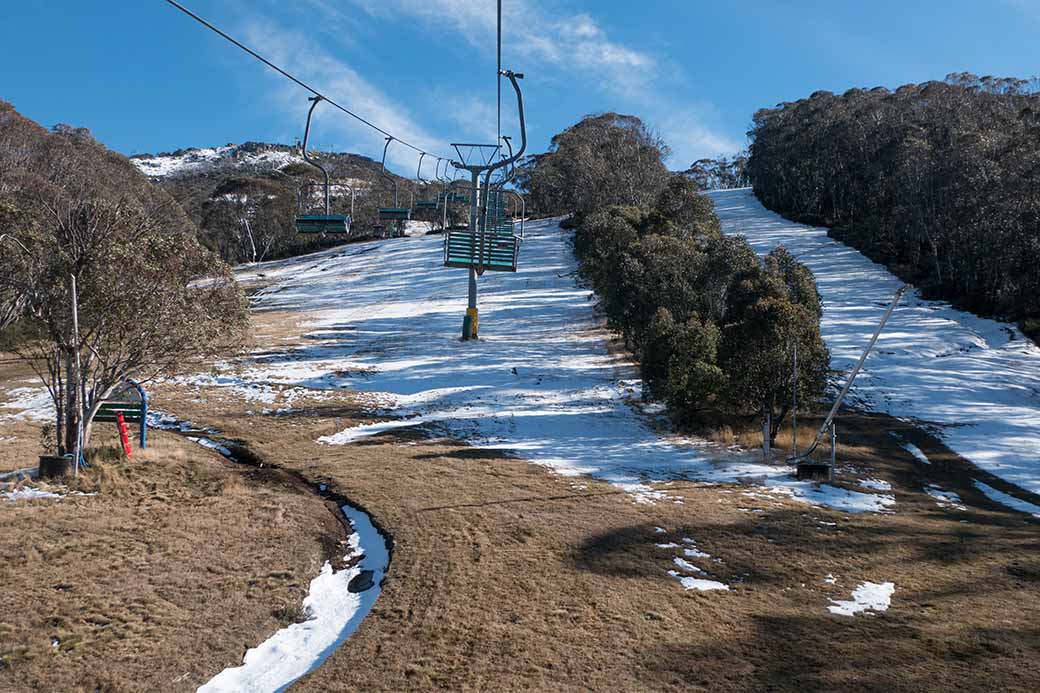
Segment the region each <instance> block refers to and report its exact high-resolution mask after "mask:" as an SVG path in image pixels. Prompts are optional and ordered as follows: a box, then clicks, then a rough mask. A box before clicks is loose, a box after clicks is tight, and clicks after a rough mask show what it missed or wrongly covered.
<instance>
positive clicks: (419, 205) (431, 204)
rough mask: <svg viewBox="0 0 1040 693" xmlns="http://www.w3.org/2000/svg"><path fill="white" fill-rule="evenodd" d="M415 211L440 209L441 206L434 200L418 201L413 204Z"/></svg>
mask: <svg viewBox="0 0 1040 693" xmlns="http://www.w3.org/2000/svg"><path fill="white" fill-rule="evenodd" d="M415 208H416V209H440V208H441V205H440V203H439V202H437V201H436V200H419V201H418V202H416V203H415Z"/></svg>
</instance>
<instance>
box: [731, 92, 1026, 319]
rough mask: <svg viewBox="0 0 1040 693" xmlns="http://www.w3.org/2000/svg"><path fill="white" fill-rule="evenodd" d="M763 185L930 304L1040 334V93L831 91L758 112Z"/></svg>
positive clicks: (755, 154) (755, 178) (793, 214)
mask: <svg viewBox="0 0 1040 693" xmlns="http://www.w3.org/2000/svg"><path fill="white" fill-rule="evenodd" d="M750 135H751V137H752V139H753V144H752V145H751V160H750V165H749V170H750V176H751V181H752V184H753V185H754V188H755V193H756V195H757V196H758V198H759V199H760V200H761V201H762V202H763V204H765V205H766V206H767V207H769V208H770V209H772V210H774V211H777V212H779V213H781V214H783V215H785V216H787V217H790V218H792V219H795V220H798V221H804V222H808V223H813V224H820V225H825V226H828V227H831V229H832V231H831V233H832V235H834V236H835V237H836V238H838V239H840V240H842V241H844V242H846V243H849V244H850V245H852V246H854V247H856V248H857V249H859V250H861V251H862V252H864V253H865V254H866V255H868V256H869V257H871V258H873V259H875V260H876V261H878V262H882V263H884V264H886V265H887V266H888V267H889V268H890V269H892V270H893V271H894V272H895V273H896V274H898V275H899V276H901V277H902V278H903V279H905V280H908V281H911V282H913V283H915V284H917V285H918V286H919V287H921V288H922V289H923V290H924V291H925V294H926V295H928V296H931V297H935V298H944V299H947V300H951V301H953V302H954V303H955V304H956V305H958V306H960V307H963V308H965V309H968V310H972V311H974V312H977V313H981V314H984V315H994V316H998V317H1003V318H1007V319H1013V320H1019V321H1021V322H1020V324H1021V325H1022V327H1023V329H1024V330H1025V331H1026V332H1027V334H1031V336H1033V337H1034V338H1036V337H1037V336H1040V264H1038V262H1037V258H1038V257H1040V83H1038V82H1037V81H1035V80H1034V81H1032V82H1027V81H1022V80H1016V79H997V78H993V77H977V76H975V75H970V74H955V75H950V76H949V77H947V79H946V80H945V81H943V82H927V83H924V84H919V85H907V86H904V87H900V88H899V89H897V90H895V91H889V90H888V89H884V88H876V89H871V90H862V89H853V90H851V91H849V92H846V93H845V94H843V95H841V96H837V95H835V94H832V93H830V92H817V93H815V94H813V95H812V96H810V97H809V98H807V99H803V100H801V101H797V102H794V103H784V104H780V105H779V106H777V107H776V108H769V109H764V110H761V111H759V112H758V113H756V114H755V117H754V123H753V127H752V130H751V132H750Z"/></svg>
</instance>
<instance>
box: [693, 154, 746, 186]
mask: <svg viewBox="0 0 1040 693" xmlns="http://www.w3.org/2000/svg"><path fill="white" fill-rule="evenodd" d="M683 173H684V174H685V175H686V177H687V178H689V179H690V180H692V181H693V182H694V183H696V184H697V187H698V188H700V189H701V190H732V189H733V188H746V187H747V186H749V185H751V180H750V178H748V153H747V152H740V153H739V154H736V155H734V156H733V157H732V158H731V157H728V156H720V157H718V158H715V159H698V160H697V161H694V162H693V164H691V165H690V168H688V169H686V170H685V171H683Z"/></svg>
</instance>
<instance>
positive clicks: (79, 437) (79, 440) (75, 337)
mask: <svg viewBox="0 0 1040 693" xmlns="http://www.w3.org/2000/svg"><path fill="white" fill-rule="evenodd" d="M69 277H70V279H71V280H72V348H73V351H74V352H75V356H76V359H75V361H76V382H75V383H74V384H73V387H74V388H75V390H74V392H75V393H76V459H75V460H74V461H73V467H72V469H73V472H72V475H73V476H77V477H78V476H79V460H80V456H81V455H82V454H83V394H84V392H83V387H82V382H83V375H82V371H81V368H82V364H81V363H80V360H79V307H78V305H77V304H78V302H79V301H78V298H77V296H76V275H75V274H71V275H69Z"/></svg>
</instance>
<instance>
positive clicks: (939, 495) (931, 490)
mask: <svg viewBox="0 0 1040 693" xmlns="http://www.w3.org/2000/svg"><path fill="white" fill-rule="evenodd" d="M924 492H925V493H927V494H928V495H929V496H931V497H932V498H934V499H935V502H936V503H938V504H939V505H940V506H942V507H944V508H945V507H953V508H956V509H957V510H967V508H966V507H964V505H963V503H961V497H960V496H958V495H957V494H956V493H954V492H953V491H943V490H942V488H940V487H939V486H936V485H935V484H929V485H928V486H926V487H925V489H924Z"/></svg>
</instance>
